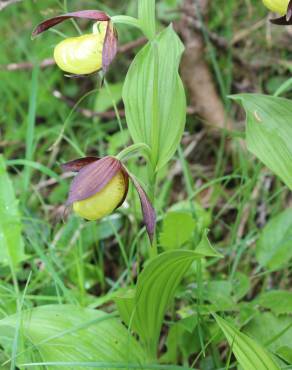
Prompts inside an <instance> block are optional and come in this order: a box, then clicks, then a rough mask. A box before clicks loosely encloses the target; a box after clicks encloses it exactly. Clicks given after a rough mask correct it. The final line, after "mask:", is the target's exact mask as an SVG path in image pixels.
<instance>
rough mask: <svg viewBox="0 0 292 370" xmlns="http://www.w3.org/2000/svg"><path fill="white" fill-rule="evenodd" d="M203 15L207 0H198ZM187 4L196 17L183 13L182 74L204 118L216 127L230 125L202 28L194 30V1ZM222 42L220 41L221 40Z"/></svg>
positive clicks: (181, 31) (192, 98)
mask: <svg viewBox="0 0 292 370" xmlns="http://www.w3.org/2000/svg"><path fill="white" fill-rule="evenodd" d="M198 3H199V6H200V9H201V12H202V14H205V13H206V12H207V10H208V1H207V0H200V1H198ZM184 7H185V8H187V9H192V14H193V16H192V17H190V16H189V15H183V17H182V21H181V24H180V25H179V30H180V33H181V35H182V38H183V40H184V43H185V46H186V51H185V53H184V57H183V60H182V69H181V73H182V77H183V80H184V83H185V86H186V88H187V89H188V91H189V97H190V104H191V105H192V106H194V107H195V108H196V109H197V111H198V114H199V116H201V118H202V119H203V120H204V121H207V122H208V123H209V124H210V125H212V126H213V127H216V128H224V127H225V126H226V127H227V128H231V126H232V124H231V120H230V119H227V122H226V114H225V110H224V105H223V103H222V101H221V99H220V97H219V95H218V93H217V91H216V88H215V84H214V81H213V76H212V73H211V72H210V70H209V66H208V64H207V62H206V60H205V43H204V39H203V37H202V34H201V31H198V30H196V29H194V27H193V24H194V22H193V20H195V19H196V18H195V9H194V8H193V1H192V0H185V1H184ZM220 42H221V41H220Z"/></svg>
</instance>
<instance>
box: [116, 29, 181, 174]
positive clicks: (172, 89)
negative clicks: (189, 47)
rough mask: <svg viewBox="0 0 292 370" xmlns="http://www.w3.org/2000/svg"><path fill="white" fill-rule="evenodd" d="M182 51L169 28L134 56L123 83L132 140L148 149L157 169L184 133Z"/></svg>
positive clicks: (169, 156) (174, 148)
mask: <svg viewBox="0 0 292 370" xmlns="http://www.w3.org/2000/svg"><path fill="white" fill-rule="evenodd" d="M183 50H184V47H183V44H182V42H181V41H180V39H179V38H178V36H177V35H176V33H175V32H174V30H173V28H172V26H169V27H168V28H167V29H165V30H164V31H163V32H161V33H160V34H159V35H158V36H156V38H155V39H154V40H153V41H152V42H149V43H148V44H147V45H146V46H145V47H144V48H143V49H142V50H141V51H140V52H139V53H138V54H137V56H136V58H135V59H134V61H133V63H132V65H131V67H130V69H129V71H128V74H127V77H126V81H125V84H124V89H123V100H124V103H125V110H126V118H127V123H128V127H129V131H130V134H131V136H132V139H133V141H134V142H135V143H146V144H148V145H149V146H150V148H151V149H152V152H153V158H154V165H158V167H162V166H163V165H165V164H166V163H167V162H168V160H169V159H170V158H171V157H172V155H173V154H174V153H175V151H176V149H177V146H178V144H179V142H180V139H181V136H182V133H183V130H184V124H185V114H186V98H185V92H184V88H183V84H182V81H181V79H180V77H179V74H178V67H179V62H180V58H181V54H182V52H183ZM156 88H157V91H156Z"/></svg>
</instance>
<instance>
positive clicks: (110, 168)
mask: <svg viewBox="0 0 292 370" xmlns="http://www.w3.org/2000/svg"><path fill="white" fill-rule="evenodd" d="M121 168H122V164H121V162H120V161H119V160H117V159H116V158H113V157H104V158H102V159H100V160H99V161H95V162H93V163H90V164H88V165H87V166H85V167H83V168H81V170H80V171H79V172H78V174H77V175H76V177H75V178H74V180H73V181H72V184H71V187H70V191H69V197H68V200H67V205H70V204H72V203H74V202H76V201H79V200H84V199H87V198H89V197H91V196H92V195H94V194H96V193H98V192H99V191H101V190H102V189H103V188H104V187H105V186H106V185H107V184H108V183H109V182H110V180H111V179H112V178H113V177H114V176H115V175H116V174H117V173H118V172H119V171H120V170H121Z"/></svg>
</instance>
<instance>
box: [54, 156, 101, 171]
mask: <svg viewBox="0 0 292 370" xmlns="http://www.w3.org/2000/svg"><path fill="white" fill-rule="evenodd" d="M98 160H99V158H98V157H85V158H78V159H75V160H74V161H70V162H67V163H63V164H62V165H61V167H62V170H63V171H64V172H78V171H80V170H81V168H83V167H84V166H87V165H88V164H90V163H93V162H96V161H98Z"/></svg>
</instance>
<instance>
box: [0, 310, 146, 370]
mask: <svg viewBox="0 0 292 370" xmlns="http://www.w3.org/2000/svg"><path fill="white" fill-rule="evenodd" d="M17 322H18V317H17V315H14V316H10V317H7V318H5V319H3V320H1V321H0V331H1V336H0V341H1V337H2V336H3V337H6V338H5V340H6V341H7V338H10V339H11V341H12V340H13V338H14V332H15V327H16V326H17ZM20 335H21V337H23V338H24V341H25V351H24V352H23V354H21V355H20V356H18V357H17V363H18V364H19V363H24V362H71V363H73V362H94V361H96V362H97V361H100V362H109V363H115V362H116V363H127V362H129V363H134V364H140V363H142V364H143V363H145V357H144V353H143V350H142V349H141V347H140V346H139V344H138V343H137V342H136V340H135V339H134V338H133V337H131V335H130V334H129V333H128V331H127V330H126V329H125V328H124V327H123V326H122V325H121V324H120V323H119V321H118V320H117V319H116V318H113V317H112V316H111V315H108V314H106V313H104V312H102V311H97V310H89V309H83V308H80V307H75V306H71V305H50V306H41V307H37V308H34V309H32V310H29V311H26V312H24V313H22V318H21V328H20ZM50 368H51V367H50ZM53 368H55V369H56V368H57V367H53ZM81 368H82V367H81ZM81 368H80V367H74V369H81ZM104 370H107V368H104Z"/></svg>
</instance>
